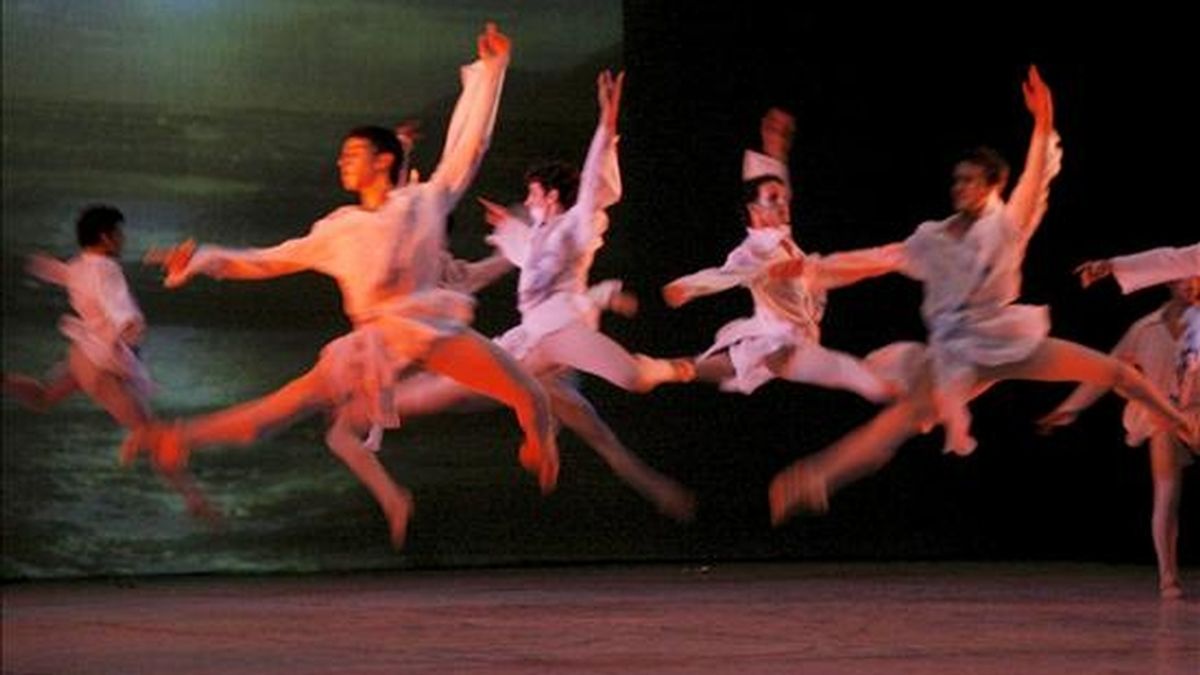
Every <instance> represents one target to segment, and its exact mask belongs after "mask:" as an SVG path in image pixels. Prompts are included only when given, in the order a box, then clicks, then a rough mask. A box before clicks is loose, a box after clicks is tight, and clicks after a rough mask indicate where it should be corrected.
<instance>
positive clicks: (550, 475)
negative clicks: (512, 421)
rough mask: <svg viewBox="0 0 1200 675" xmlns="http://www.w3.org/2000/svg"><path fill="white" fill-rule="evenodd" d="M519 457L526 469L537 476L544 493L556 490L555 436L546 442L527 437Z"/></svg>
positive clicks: (556, 459) (556, 455)
mask: <svg viewBox="0 0 1200 675" xmlns="http://www.w3.org/2000/svg"><path fill="white" fill-rule="evenodd" d="M517 458H518V459H519V460H520V462H521V466H522V467H524V468H525V470H526V471H528V472H529V473H531V474H533V475H535V476H537V479H538V486H540V487H541V488H542V494H544V495H548V494H550V493H551V492H554V488H555V487H556V486H557V485H558V446H557V445H556V444H555V441H554V438H553V437H551V438H550V439H549V440H548V441H547V442H546V443H544V444H540V443H537V442H536V441H534V440H532V439H526V440H525V442H524V443H523V444H522V445H521V451H520V453H518V455H517Z"/></svg>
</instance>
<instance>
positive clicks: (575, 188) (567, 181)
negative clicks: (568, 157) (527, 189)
mask: <svg viewBox="0 0 1200 675" xmlns="http://www.w3.org/2000/svg"><path fill="white" fill-rule="evenodd" d="M530 183H538V184H540V185H541V186H542V189H544V190H545V191H546V192H549V191H551V190H558V203H560V204H562V206H563V208H564V209H569V208H571V207H572V206H574V205H575V199H576V198H577V197H578V194H579V170H578V169H576V168H575V167H573V166H571V165H570V164H567V163H566V162H546V163H544V164H537V165H535V166H533V167H531V168H530V169H529V170H528V171H526V172H525V184H526V185H529V184H530Z"/></svg>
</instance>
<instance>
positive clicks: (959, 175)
mask: <svg viewBox="0 0 1200 675" xmlns="http://www.w3.org/2000/svg"><path fill="white" fill-rule="evenodd" d="M995 189H996V186H995V185H994V184H992V183H989V182H988V181H987V172H986V171H984V168H983V167H982V166H979V165H978V164H972V163H971V162H959V163H958V164H956V165H955V166H954V182H953V183H952V184H951V186H950V201H951V202H953V203H954V210H955V211H958V212H959V213H965V214H967V215H970V216H978V215H979V214H980V213H983V209H984V207H985V206H987V202H988V197H990V196H991V194H992V192H993V191H994V190H995Z"/></svg>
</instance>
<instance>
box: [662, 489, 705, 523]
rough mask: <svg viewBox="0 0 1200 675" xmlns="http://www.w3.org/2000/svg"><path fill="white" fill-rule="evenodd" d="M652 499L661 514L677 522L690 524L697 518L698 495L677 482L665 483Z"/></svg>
mask: <svg viewBox="0 0 1200 675" xmlns="http://www.w3.org/2000/svg"><path fill="white" fill-rule="evenodd" d="M651 498H652V499H653V500H654V504H655V506H657V507H658V511H659V513H661V514H663V515H664V516H667V517H668V518H670V519H672V520H674V521H675V522H678V523H690V522H692V520H694V519H695V518H696V495H695V494H693V493H692V491H691V490H689V489H687V488H685V487H683V486H682V485H680V484H678V483H676V482H675V481H672V480H667V481H663V483H662V485H660V486H658V487H657V488H655V490H654V493H653V495H652V496H651Z"/></svg>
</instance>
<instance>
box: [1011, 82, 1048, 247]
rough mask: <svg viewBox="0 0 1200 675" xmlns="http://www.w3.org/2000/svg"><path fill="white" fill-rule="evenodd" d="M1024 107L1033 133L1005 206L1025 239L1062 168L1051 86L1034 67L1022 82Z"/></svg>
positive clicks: (1036, 224)
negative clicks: (1026, 109) (1018, 174)
mask: <svg viewBox="0 0 1200 675" xmlns="http://www.w3.org/2000/svg"><path fill="white" fill-rule="evenodd" d="M1022 92H1023V93H1024V95H1025V107H1026V108H1028V109H1029V112H1030V114H1032V115H1033V134H1032V135H1031V136H1030V139H1029V151H1028V153H1027V154H1026V157H1025V168H1024V170H1023V171H1022V172H1021V177H1020V178H1019V179H1018V180H1017V185H1016V187H1014V188H1013V191H1012V195H1010V196H1009V199H1008V203H1007V205H1006V206H1005V209H1006V211H1007V212H1008V216H1009V220H1010V222H1012V223H1013V225H1014V226H1016V227H1017V228H1018V229H1019V230H1020V231H1021V233H1022V235H1023V236H1024V238H1026V239H1028V238H1029V237H1031V236H1033V233H1034V231H1035V230H1036V229H1037V226H1038V223H1040V222H1041V220H1042V216H1043V215H1045V213H1046V207H1047V205H1048V204H1049V199H1050V181H1051V180H1053V179H1054V177H1055V176H1057V175H1058V172H1059V170H1060V169H1061V168H1062V148H1060V147H1059V137H1058V133H1057V132H1056V131H1055V130H1054V101H1053V99H1052V98H1051V95H1050V87H1048V86H1046V83H1045V82H1044V81H1043V80H1042V76H1041V74H1040V73H1038V70H1037V66H1030V67H1029V77H1028V79H1027V80H1026V81H1025V83H1024V84H1023V85H1022Z"/></svg>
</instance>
